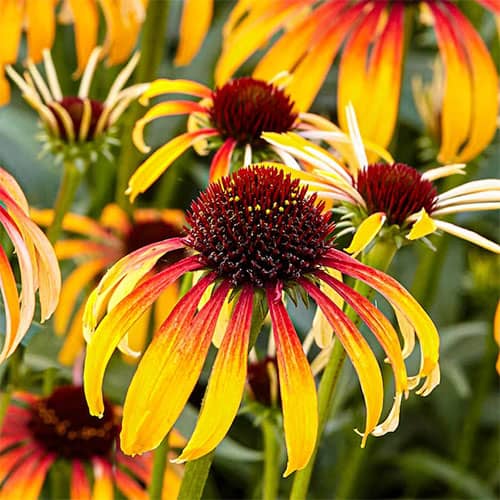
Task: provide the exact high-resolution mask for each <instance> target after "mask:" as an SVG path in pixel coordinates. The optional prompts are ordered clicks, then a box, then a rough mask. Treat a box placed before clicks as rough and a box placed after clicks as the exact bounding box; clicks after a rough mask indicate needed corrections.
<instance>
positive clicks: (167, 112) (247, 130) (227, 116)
mask: <svg viewBox="0 0 500 500" xmlns="http://www.w3.org/2000/svg"><path fill="white" fill-rule="evenodd" d="M287 80H288V79H287V75H278V76H277V77H276V78H275V80H273V81H263V80H257V79H255V78H247V77H244V78H236V79H234V80H232V81H231V82H228V83H226V84H224V85H221V86H220V87H217V88H216V89H215V90H214V91H212V90H211V89H209V88H208V87H205V86H204V85H202V84H200V83H197V82H192V81H189V80H156V81H155V82H153V83H151V85H150V86H149V88H148V89H147V90H146V91H145V92H144V94H143V95H142V97H141V99H140V102H141V103H142V104H147V103H148V102H149V99H150V98H152V97H156V96H159V95H162V94H174V93H175V94H187V95H191V96H193V97H198V98H201V101H200V102H193V101H167V102H162V103H160V104H157V105H155V106H153V107H152V108H151V109H150V110H149V111H148V112H147V113H146V114H145V115H144V116H143V117H142V118H141V119H140V120H138V121H137V123H136V125H135V128H134V132H133V138H134V142H135V144H136V146H137V147H138V148H139V149H140V150H141V151H143V152H145V153H146V152H148V151H149V150H150V148H149V147H148V146H146V144H145V143H144V137H143V133H144V127H145V126H146V125H147V124H148V123H150V122H151V121H153V120H155V119H156V118H160V117H166V116H171V115H181V114H189V115H190V116H189V120H188V132H186V133H184V134H182V135H180V136H178V137H175V138H174V139H172V140H171V141H169V142H167V143H166V144H165V145H163V146H162V147H160V148H159V149H158V150H157V151H155V152H154V153H153V154H152V155H151V156H150V157H149V158H148V159H147V160H146V161H145V162H144V163H143V164H142V165H141V166H140V167H139V168H138V169H137V171H136V172H135V173H134V174H133V175H132V177H131V178H130V181H129V187H128V190H127V193H128V194H129V195H130V198H131V199H132V200H134V199H135V198H136V196H137V195H138V194H139V193H142V192H144V191H145V190H146V189H148V188H149V187H150V186H151V185H152V184H153V182H155V181H156V179H158V177H159V176H160V175H161V174H162V173H163V172H164V171H165V170H166V169H167V168H168V167H169V166H170V165H171V164H172V163H173V162H174V161H175V160H176V159H177V158H178V157H179V156H180V155H181V154H182V153H184V151H186V150H187V149H188V148H189V147H190V146H193V147H194V148H195V149H196V151H197V152H198V153H200V154H208V153H209V152H210V151H216V153H215V155H214V157H213V159H212V162H211V165H210V173H209V179H210V181H216V180H217V179H219V178H220V177H222V176H224V175H227V174H228V173H229V172H230V170H231V165H232V164H233V163H235V162H238V160H241V158H243V162H241V161H239V163H238V164H241V163H243V164H244V165H249V164H250V163H252V161H261V160H266V159H267V160H269V159H281V158H282V156H283V154H284V153H283V151H281V150H280V148H274V147H271V146H269V144H267V143H266V142H265V141H263V140H262V138H261V135H262V133H263V132H266V131H267V132H277V133H280V132H288V131H292V130H293V131H295V132H297V133H299V134H301V133H303V132H305V131H307V130H309V129H313V130H314V129H316V128H317V127H318V126H323V125H324V124H323V122H326V123H327V124H329V125H331V124H330V123H329V122H327V120H324V119H321V118H320V117H317V116H316V115H312V114H309V113H302V114H299V113H297V110H296V106H295V103H294V101H293V99H292V97H290V96H289V95H288V93H287V92H286V89H285V88H284V85H285V83H286V81H287ZM280 82H281V83H280Z"/></svg>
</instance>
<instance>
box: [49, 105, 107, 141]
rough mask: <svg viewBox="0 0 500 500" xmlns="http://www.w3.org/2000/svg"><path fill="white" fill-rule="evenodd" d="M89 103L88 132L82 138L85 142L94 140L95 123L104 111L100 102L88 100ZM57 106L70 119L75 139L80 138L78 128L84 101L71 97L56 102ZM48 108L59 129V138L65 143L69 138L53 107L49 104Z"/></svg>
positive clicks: (80, 122)
mask: <svg viewBox="0 0 500 500" xmlns="http://www.w3.org/2000/svg"><path fill="white" fill-rule="evenodd" d="M89 102H90V124H89V129H88V132H87V134H86V136H85V138H84V140H85V141H91V140H92V139H94V136H95V132H96V128H97V123H98V122H99V118H100V117H101V115H102V112H103V111H104V104H103V103H102V102H100V101H96V100H94V99H89ZM58 104H59V105H61V106H62V107H63V108H64V109H65V110H66V111H67V113H68V115H69V117H70V118H71V122H72V123H73V130H74V131H75V139H76V140H78V138H79V136H80V127H81V124H82V119H83V111H84V100H83V99H82V98H80V97H73V96H70V97H63V98H62V99H61V100H60V101H58ZM48 106H49V107H50V108H51V109H52V111H53V114H54V116H55V118H56V121H57V126H58V129H59V136H60V137H61V138H62V139H64V140H65V141H67V140H68V139H69V137H68V134H67V132H66V128H65V126H64V123H63V121H62V119H61V117H60V115H59V113H58V112H57V110H56V109H55V108H54V106H53V105H51V104H49V105H48Z"/></svg>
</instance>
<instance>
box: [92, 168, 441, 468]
mask: <svg viewBox="0 0 500 500" xmlns="http://www.w3.org/2000/svg"><path fill="white" fill-rule="evenodd" d="M186 219H187V222H188V224H189V226H190V228H189V229H188V230H187V235H186V236H185V237H183V238H170V239H167V240H164V241H162V242H160V243H156V244H153V245H149V246H147V247H145V248H143V249H140V250H137V251H135V252H133V253H131V254H130V255H128V256H126V257H124V258H123V259H121V260H120V261H119V262H118V263H117V264H116V265H115V266H113V267H112V268H111V269H110V270H109V271H108V272H107V273H106V275H105V276H104V277H103V279H102V280H101V282H100V284H99V285H98V287H97V288H96V289H95V290H94V291H93V292H92V294H91V296H90V298H89V301H88V303H87V307H86V309H85V313H84V328H85V330H86V337H87V338H88V339H89V340H88V345H87V351H86V359H85V368H84V387H85V393H86V397H87V401H88V404H89V408H90V411H91V413H92V414H93V415H102V412H103V411H104V405H103V400H102V393H101V386H102V381H103V377H104V372H105V370H106V366H107V364H108V362H109V360H110V358H111V356H112V354H113V352H114V350H115V348H116V347H117V346H118V345H119V343H120V342H121V341H122V339H123V337H124V335H125V334H126V333H127V332H128V331H129V330H130V328H131V327H132V325H133V324H134V323H135V322H136V321H137V320H139V319H140V317H141V316H142V314H143V313H144V312H145V311H146V310H147V309H148V308H149V307H150V306H151V304H153V303H154V302H155V300H156V299H157V298H158V297H159V296H160V294H161V293H162V291H163V290H164V289H165V287H167V286H168V285H170V284H171V283H173V282H174V281H176V280H177V279H179V277H180V276H182V275H184V274H185V273H188V272H191V271H199V270H201V271H204V274H203V277H202V278H201V279H200V280H199V281H198V282H197V283H196V284H195V285H194V286H193V287H192V288H191V290H189V291H188V292H187V293H186V294H185V295H184V296H183V297H182V299H180V300H179V301H178V303H177V304H176V306H175V307H174V309H173V310H172V312H171V313H170V315H169V316H168V318H167V319H166V320H165V322H164V323H163V324H162V325H161V327H160V328H159V330H158V331H157V332H156V333H155V335H154V337H153V340H152V341H151V343H150V345H149V346H148V348H147V349H146V351H145V353H144V356H143V357H142V359H141V361H140V362H139V365H138V368H137V371H136V373H135V375H134V377H133V379H132V382H131V384H130V386H129V389H128V393H127V396H126V399H125V405H124V414H123V416H124V420H123V429H122V433H121V446H122V449H123V450H124V452H125V453H127V454H132V455H134V454H137V453H143V452H145V451H147V450H150V449H153V448H155V447H156V446H158V445H159V443H160V442H161V440H162V439H163V437H164V436H165V435H166V433H167V432H168V431H169V429H171V428H172V426H173V424H174V423H175V421H176V419H177V417H178V416H179V414H180V412H181V411H182V409H183V407H184V405H185V404H186V402H187V399H188V397H189V395H190V393H191V391H192V389H193V387H194V386H195V384H196V381H197V379H198V377H199V376H200V373H201V370H202V367H203V364H204V362H205V360H206V357H207V353H208V350H209V348H210V345H211V342H212V337H213V335H214V331H215V329H216V325H217V323H218V321H217V320H218V318H219V316H220V315H221V310H222V308H223V305H224V303H225V300H226V298H229V299H230V300H231V305H232V311H231V314H230V317H229V321H228V324H227V329H226V331H225V334H224V335H223V338H222V341H221V342H220V348H219V351H218V354H217V357H216V360H215V363H214V366H213V368H212V374H211V377H210V380H209V384H208V387H207V391H206V394H205V399H204V403H203V407H202V409H201V413H200V416H199V419H198V423H197V426H196V428H195V430H194V433H193V435H192V436H191V439H190V440H189V442H188V444H187V446H186V448H185V449H184V451H183V453H182V455H181V456H180V460H181V461H182V460H193V459H196V458H198V457H200V456H203V455H205V454H206V453H208V452H210V451H211V450H213V449H214V448H215V447H216V446H217V445H218V444H219V442H220V441H221V440H222V439H223V437H224V436H225V434H226V433H227V431H228V430H229V428H230V426H231V423H232V421H233V419H234V418H235V416H236V413H237V410H238V407H239V404H240V401H241V398H242V393H243V389H244V385H245V376H246V372H247V361H248V357H247V352H248V348H249V336H250V327H251V323H252V316H253V311H254V301H256V300H260V301H262V302H263V303H264V304H266V305H267V307H268V308H269V312H270V318H271V323H272V330H273V335H274V340H275V344H276V358H277V366H278V373H279V387H280V394H281V403H282V408H283V421H284V429H285V438H286V444H287V450H288V466H287V469H286V472H285V474H290V473H291V472H293V471H295V470H297V469H301V468H303V467H305V466H306V464H307V463H308V461H309V459H310V457H311V454H312V452H313V450H314V446H315V442H316V439H317V425H318V408H317V396H316V387H315V384H314V379H313V375H312V373H311V368H310V366H309V363H308V361H307V358H306V356H305V354H304V351H303V348H302V344H301V342H300V341H299V338H298V336H297V334H296V332H295V328H294V326H293V324H292V322H291V319H290V317H289V315H288V313H287V311H286V308H285V306H284V303H283V300H282V295H283V293H288V292H290V293H292V291H293V292H295V291H302V292H303V293H305V294H308V295H309V296H310V297H312V299H314V300H315V301H316V303H317V304H318V306H319V307H320V308H321V310H322V311H323V312H324V314H325V316H326V317H327V319H328V321H329V323H330V324H331V326H332V328H333V330H334V331H335V334H336V335H337V338H338V339H339V340H340V342H342V344H343V346H344V347H345V349H346V351H347V353H348V355H349V357H350V358H351V360H352V363H353V365H354V367H355V369H356V371H357V373H358V377H359V379H360V384H361V387H362V390H363V394H364V397H365V401H366V407H367V420H366V427H365V430H364V433H363V441H362V442H363V444H364V442H365V441H366V439H367V437H368V435H369V433H371V432H375V433H376V434H380V433H383V432H384V430H385V429H386V427H387V426H388V423H387V422H383V423H382V424H380V425H378V423H379V420H380V417H381V412H382V400H383V384H382V377H381V373H380V368H379V365H378V363H377V360H376V358H375V356H374V354H373V352H372V350H371V348H370V347H369V345H368V343H367V341H366V340H365V339H364V338H363V336H362V335H361V334H360V332H359V330H358V329H357V328H356V326H355V325H354V323H353V322H352V321H351V320H350V319H349V318H348V317H347V316H346V315H345V314H344V313H343V312H342V310H341V309H340V308H339V307H338V306H337V305H336V304H335V302H334V301H332V300H331V299H330V298H329V297H328V295H327V294H326V293H324V292H323V291H322V290H321V289H320V287H319V283H320V282H321V283H322V286H327V287H328V288H331V289H332V290H334V291H335V292H336V293H338V294H339V295H340V296H341V297H342V298H343V299H344V300H345V301H346V302H348V303H349V304H350V305H351V306H352V307H353V309H354V310H356V311H357V313H358V314H359V316H360V317H361V318H362V319H363V321H365V322H366V324H367V325H368V326H369V327H370V329H371V331H372V332H373V334H374V335H375V336H376V338H377V340H378V341H379V342H380V344H381V345H382V347H383V348H384V350H385V352H386V353H387V357H388V359H389V360H390V363H391V364H392V368H393V370H394V376H395V387H396V394H397V397H398V398H399V396H400V395H401V394H404V393H407V392H408V391H409V389H410V388H412V387H414V386H415V385H416V384H417V383H418V381H419V380H420V379H421V378H425V381H424V384H423V387H422V389H424V390H431V388H432V386H433V385H435V383H436V382H437V374H438V373H439V371H438V344H439V338H438V335H437V332H436V329H435V327H434V324H433V323H432V321H431V320H430V319H429V317H428V316H427V314H426V313H425V312H424V311H423V310H422V308H421V307H420V306H419V305H418V303H417V302H416V301H415V300H414V299H413V298H412V297H411V295H409V293H408V292H407V291H406V290H405V289H404V288H403V287H402V286H401V285H400V284H399V283H397V282H396V281H395V280H394V279H392V278H391V277H389V276H387V275H386V274H384V273H382V272H380V271H377V270H375V269H372V268H369V267H367V266H365V265H363V264H361V263H359V262H357V261H356V260H355V259H353V258H352V257H349V256H348V255H346V254H345V253H343V252H341V251H338V250H335V249H334V248H333V245H334V239H333V237H332V230H333V224H332V223H331V222H330V213H329V212H327V211H324V203H323V202H318V201H317V195H316V194H309V193H308V188H307V186H301V185H300V181H299V179H295V180H293V179H292V178H291V177H290V175H285V174H284V173H283V172H281V171H279V170H278V169H276V168H273V167H268V166H266V165H265V164H262V165H254V166H250V167H247V168H241V169H239V170H238V171H237V172H236V173H234V174H232V175H231V176H228V177H223V178H222V179H220V180H219V181H218V182H217V183H211V184H210V185H209V186H208V188H207V189H206V190H205V191H203V192H202V193H201V194H200V195H199V197H198V198H197V199H196V200H194V201H193V202H192V204H191V207H190V210H189V211H188V213H187V216H186ZM178 250H184V251H186V252H187V256H186V257H185V258H183V259H182V260H179V261H177V262H175V263H174V264H171V265H169V266H167V267H165V268H163V269H162V270H161V271H156V272H154V274H153V276H151V277H149V278H148V279H146V280H143V281H142V282H141V283H140V285H139V286H136V284H137V283H138V282H139V281H140V280H141V278H143V277H144V276H146V275H147V274H148V273H150V272H151V270H152V269H153V268H154V266H155V264H156V262H157V261H158V259H160V258H162V257H163V256H164V255H165V254H168V252H172V251H178ZM331 270H338V271H340V272H341V273H343V274H346V275H348V276H351V277H353V278H355V279H359V280H361V281H363V282H365V283H367V284H368V285H369V286H371V287H372V288H374V289H375V290H377V291H379V292H380V293H381V294H382V295H383V296H385V298H386V299H387V300H388V301H389V302H390V303H391V304H392V306H393V307H394V308H395V309H396V310H397V311H398V312H399V313H400V314H402V315H403V316H404V318H406V320H407V321H408V322H409V323H410V324H411V325H412V327H413V328H415V329H416V331H417V335H418V337H419V339H420V345H421V355H422V357H421V366H420V369H419V372H418V374H417V376H416V377H415V378H409V377H407V373H406V368H405V365H404V362H403V355H402V350H401V346H400V342H399V339H398V335H397V333H396V331H395V330H394V329H393V327H392V326H391V324H390V322H389V321H388V320H387V319H386V318H385V316H383V315H382V313H381V312H380V311H379V310H378V309H377V308H376V307H374V306H373V305H372V304H371V303H370V302H369V301H368V300H367V299H365V298H364V297H362V296H361V295H360V294H359V293H357V292H356V291H354V290H353V289H351V288H349V287H348V286H347V285H345V284H343V283H342V282H341V281H340V280H337V279H335V278H334V277H333V276H332V275H331V274H330V271H331ZM212 285H215V286H213V291H212V294H211V296H210V298H209V299H208V300H204V301H203V302H204V303H203V305H201V304H200V300H201V299H202V297H203V296H204V294H205V292H206V290H207V289H208V288H209V287H210V286H212ZM257 307H258V306H257ZM394 413H395V411H391V414H390V415H389V420H390V421H391V422H392V421H393V420H394V417H393V414H394Z"/></svg>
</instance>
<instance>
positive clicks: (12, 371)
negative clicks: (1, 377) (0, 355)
mask: <svg viewBox="0 0 500 500" xmlns="http://www.w3.org/2000/svg"><path fill="white" fill-rule="evenodd" d="M23 354H24V347H23V346H22V345H20V346H19V347H18V348H17V349H16V350H15V351H14V353H13V354H12V356H11V357H10V358H9V359H8V361H7V362H8V363H9V365H8V367H7V373H6V374H5V389H4V390H3V391H2V392H1V393H0V429H2V426H3V421H4V418H5V415H6V414H7V409H8V408H9V404H10V400H11V399H12V393H13V392H14V390H15V388H16V387H19V385H20V368H21V363H22V358H23Z"/></svg>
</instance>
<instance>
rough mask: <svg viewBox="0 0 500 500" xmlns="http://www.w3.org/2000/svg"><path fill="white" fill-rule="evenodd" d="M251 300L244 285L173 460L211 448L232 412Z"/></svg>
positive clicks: (239, 388) (241, 378)
mask: <svg viewBox="0 0 500 500" xmlns="http://www.w3.org/2000/svg"><path fill="white" fill-rule="evenodd" d="M252 304H253V290H252V289H251V288H250V287H245V288H243V290H242V292H241V295H240V297H239V298H238V302H237V303H236V305H235V306H234V310H233V314H232V316H231V320H230V322H229V325H228V328H227V331H226V334H225V336H224V339H223V341H222V344H221V346H220V348H219V353H218V354H217V358H216V360H215V363H214V366H213V368H212V375H211V376H210V380H209V382H208V387H207V391H206V394H205V398H204V400H203V405H202V408H201V411H200V415H199V417H198V423H197V425H196V428H195V430H194V432H193V435H192V436H191V439H190V440H189V442H188V444H187V446H186V447H185V448H184V450H183V452H182V454H181V455H180V457H179V458H178V460H176V462H181V461H185V460H195V459H196V458H199V457H201V456H203V455H206V454H207V453H209V452H210V451H212V450H213V449H214V448H215V447H216V446H217V445H218V444H219V443H220V441H221V440H222V439H223V438H224V436H225V435H226V434H227V432H228V430H229V428H230V426H231V424H232V422H233V420H234V417H235V416H236V413H237V411H238V407H239V405H240V401H241V397H242V395H243V389H244V386H245V376H246V371H247V353H248V341H249V336H250V326H251V323H252ZM229 380H230V381H231V382H230V383H228V381H229Z"/></svg>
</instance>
